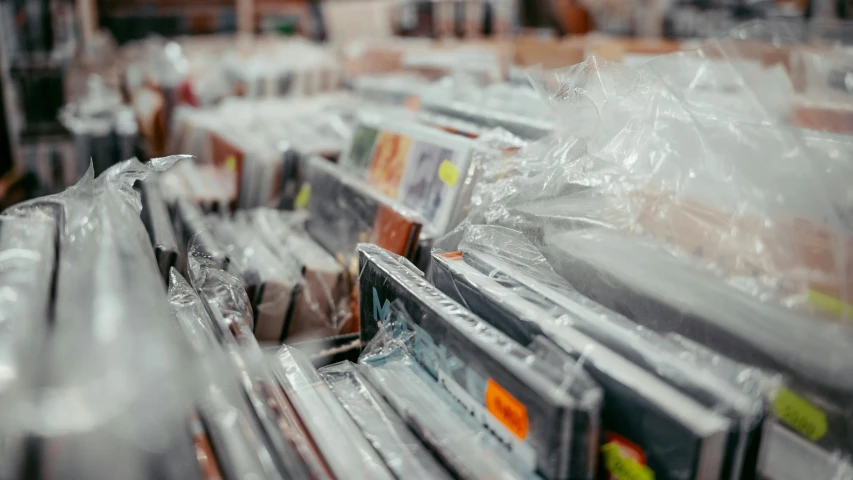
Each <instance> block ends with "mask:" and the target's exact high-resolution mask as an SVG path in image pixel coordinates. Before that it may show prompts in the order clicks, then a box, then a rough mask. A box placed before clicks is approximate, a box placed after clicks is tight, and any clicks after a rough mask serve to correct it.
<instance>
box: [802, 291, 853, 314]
mask: <svg viewBox="0 0 853 480" xmlns="http://www.w3.org/2000/svg"><path fill="white" fill-rule="evenodd" d="M807 298H808V300H809V302H810V303H811V304H812V305H814V306H815V307H817V308H818V309H820V310H822V311H824V312H826V313H828V314H830V315H833V316H836V317H842V318H848V319H853V305H850V304H849V303H844V302H843V301H841V300H840V299H838V298H835V297H832V296H829V295H826V294H824V293H820V292H818V291H815V290H809V293H808V297H807Z"/></svg>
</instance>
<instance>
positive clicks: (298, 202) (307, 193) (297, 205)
mask: <svg viewBox="0 0 853 480" xmlns="http://www.w3.org/2000/svg"><path fill="white" fill-rule="evenodd" d="M310 201H311V184H310V183H306V184H303V185H302V188H300V189H299V193H298V194H296V199H295V200H294V201H293V208H294V209H296V210H300V209H303V208H305V207H307V206H308V202H310Z"/></svg>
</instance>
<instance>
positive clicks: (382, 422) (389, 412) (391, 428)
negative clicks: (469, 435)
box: [319, 362, 453, 480]
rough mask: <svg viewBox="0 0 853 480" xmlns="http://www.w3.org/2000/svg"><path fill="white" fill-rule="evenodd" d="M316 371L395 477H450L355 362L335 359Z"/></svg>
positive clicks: (437, 478) (439, 479) (438, 478)
mask: <svg viewBox="0 0 853 480" xmlns="http://www.w3.org/2000/svg"><path fill="white" fill-rule="evenodd" d="M319 372H320V376H321V377H322V378H323V380H325V381H326V383H327V384H328V385H329V388H331V389H332V392H334V393H335V396H337V398H338V400H339V401H340V402H341V405H343V407H344V409H345V410H346V411H347V413H349V415H350V417H352V419H353V421H354V422H355V423H356V424H357V425H358V427H359V428H360V429H361V431H362V432H363V433H364V436H365V437H366V438H367V440H368V441H370V443H371V445H373V448H375V449H376V451H377V452H378V453H379V455H381V456H382V459H383V460H385V463H386V464H387V465H388V468H389V469H390V470H391V471H392V472H393V473H394V475H395V476H396V477H397V478H398V479H404V478H419V479H436V480H443V479H450V478H453V477H452V476H451V475H450V474H449V473H448V472H447V470H445V469H444V467H443V466H442V465H441V464H439V463H438V461H437V460H436V459H435V457H434V456H433V454H432V452H430V451H429V450H428V449H427V448H426V447H425V446H424V445H423V444H422V443H421V441H420V440H418V438H417V437H416V436H415V435H414V433H412V431H411V430H410V429H409V427H408V426H407V425H406V423H405V422H404V421H403V419H402V418H400V417H399V416H398V415H397V413H396V412H394V410H393V409H392V408H391V406H390V405H389V404H388V402H386V401H385V399H383V398H382V396H381V394H380V393H379V392H378V391H377V390H376V388H375V387H373V386H372V385H371V384H370V383H369V382H368V381H367V379H366V378H364V375H363V374H362V373H361V372H359V371H358V368H357V367H356V366H355V364H353V363H351V362H342V363H337V364H335V365H329V366H326V367H323V368H321V369H320V371H319Z"/></svg>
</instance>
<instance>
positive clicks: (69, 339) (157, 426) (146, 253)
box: [2, 157, 198, 479]
mask: <svg viewBox="0 0 853 480" xmlns="http://www.w3.org/2000/svg"><path fill="white" fill-rule="evenodd" d="M176 160H178V158H176V157H173V158H166V159H155V160H152V161H151V162H150V163H148V164H146V165H143V164H141V163H140V162H138V161H137V160H136V159H132V160H128V161H125V162H122V163H120V164H117V165H115V166H114V167H112V168H111V169H109V170H108V171H107V172H105V173H104V174H103V175H102V176H101V177H100V178H98V179H97V180H95V179H94V176H93V174H92V171H91V169H90V171H89V173H88V174H87V175H86V176H85V177H84V178H83V180H81V182H80V183H78V184H77V185H76V186H74V187H72V188H70V189H69V190H67V191H66V192H64V193H62V194H59V195H56V196H53V197H48V198H47V199H38V200H35V201H33V202H30V203H27V204H23V205H20V206H18V207H16V208H15V209H14V210H13V212H12V213H13V214H15V213H20V212H22V211H24V210H27V209H31V208H32V207H33V206H34V205H37V204H43V203H44V202H46V201H49V202H54V203H56V204H59V205H60V206H61V209H62V217H63V218H64V228H63V231H62V237H61V247H60V259H61V260H62V261H61V263H60V265H59V267H58V268H59V270H58V278H57V284H56V304H55V312H56V313H55V318H54V320H55V324H54V327H53V329H52V332H51V335H50V337H49V339H48V341H47V342H46V344H45V346H44V348H43V349H42V350H41V352H40V354H41V355H40V358H39V359H38V362H37V363H38V365H37V366H36V367H35V368H37V369H38V375H39V376H38V382H37V383H36V384H35V385H32V386H31V387H30V388H28V389H27V391H25V392H22V393H21V395H20V396H19V397H18V398H16V399H14V400H15V401H13V402H11V403H10V404H8V405H6V406H5V408H4V411H5V412H6V413H8V414H9V417H8V418H5V417H4V418H3V424H4V425H3V428H2V430H3V431H5V432H13V434H19V435H25V436H27V437H29V438H30V441H29V442H28V445H29V447H30V450H29V453H28V454H29V455H33V454H37V453H36V452H37V451H38V450H39V449H37V448H35V445H37V444H40V445H41V446H42V448H43V450H41V451H42V452H50V454H49V455H46V456H43V457H42V458H41V459H40V466H39V467H38V468H40V469H41V471H42V472H43V473H42V474H40V476H41V477H42V478H54V476H56V475H61V477H62V478H70V479H74V478H81V479H82V478H88V479H97V478H105V479H106V478H116V476H120V477H122V478H130V479H132V478H197V476H198V471H197V467H196V465H195V458H194V455H193V452H192V443H191V438H190V435H189V428H188V419H189V415H188V414H189V399H190V395H189V394H188V392H187V391H186V390H185V389H184V387H182V386H181V382H180V380H178V381H177V383H172V382H164V381H163V379H164V378H168V377H169V376H171V378H175V379H186V378H188V377H189V376H190V374H191V370H190V369H189V368H187V364H186V363H185V361H186V356H185V354H184V352H183V350H182V348H181V344H180V343H179V342H178V338H179V337H178V336H176V332H177V330H176V328H175V326H174V324H173V323H172V322H169V321H168V310H167V308H166V305H167V304H166V303H165V296H164V291H163V287H162V282H161V281H160V280H159V275H158V272H157V268H156V263H155V262H154V259H153V255H152V253H151V252H152V250H151V248H150V245H149V243H148V241H147V239H146V234H145V229H144V227H143V225H142V222H141V221H140V219H139V212H140V209H141V205H140V201H139V198H138V196H137V194H136V193H135V191H134V190H133V184H134V182H136V181H137V180H141V179H144V178H145V177H146V176H147V175H148V174H149V173H150V172H152V171H156V170H162V169H165V168H168V166H170V165H171V164H172V163H174V162H175V161H176ZM50 258H52V256H51V257H46V258H45V260H47V261H48V262H49V263H52V261H51V260H50ZM42 268H46V267H42ZM152 358H156V359H157V361H156V362H152V361H151V359H152ZM8 467H9V468H10V470H12V469H14V466H13V465H9V466H8ZM24 468H25V470H24V472H30V474H31V473H32V464H29V465H24ZM59 472H61V473H59ZM24 474H26V473H24Z"/></svg>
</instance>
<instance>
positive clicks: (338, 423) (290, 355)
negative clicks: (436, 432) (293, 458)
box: [273, 346, 394, 479]
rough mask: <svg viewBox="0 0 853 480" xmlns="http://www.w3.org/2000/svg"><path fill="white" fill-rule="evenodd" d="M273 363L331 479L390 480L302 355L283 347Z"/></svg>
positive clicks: (379, 459) (355, 428) (290, 348)
mask: <svg viewBox="0 0 853 480" xmlns="http://www.w3.org/2000/svg"><path fill="white" fill-rule="evenodd" d="M273 362H274V365H273V370H274V371H275V373H276V376H277V378H278V381H279V383H280V384H281V386H282V388H283V389H284V392H285V394H286V396H287V398H288V400H289V402H290V404H291V405H292V406H293V408H294V410H295V411H296V412H297V414H298V415H299V418H301V420H302V422H303V424H304V425H305V427H306V429H307V431H308V432H309V433H310V435H311V437H312V438H313V440H314V444H315V445H316V446H317V449H318V450H319V451H320V452H321V453H322V455H323V457H324V458H325V460H326V462H327V464H328V465H329V467H330V469H331V471H332V472H333V474H334V476H335V477H337V478H354V477H355V478H365V479H367V478H370V479H374V478H376V479H391V478H394V477H393V476H392V475H391V473H390V472H389V471H388V470H387V468H386V467H385V464H384V462H383V461H382V459H381V458H380V457H379V456H378V455H377V453H376V452H375V451H374V450H373V447H371V446H370V444H369V443H368V442H367V440H366V439H365V438H364V436H363V435H362V433H361V431H360V430H359V429H358V427H357V426H356V425H355V423H353V421H352V419H351V418H350V417H349V416H348V415H347V413H346V412H345V411H344V409H343V407H341V405H340V403H339V402H338V400H337V399H336V398H335V396H334V394H332V392H331V390H329V387H328V386H326V384H325V383H323V380H322V379H321V378H320V376H319V375H318V374H317V370H316V369H315V368H314V366H313V365H311V362H310V361H309V360H308V357H307V356H305V354H304V353H302V352H300V351H298V350H296V349H294V348H292V347H288V346H284V347H282V348H281V349H280V350H279V351H278V353H277V354H276V356H275V358H274V360H273Z"/></svg>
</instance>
